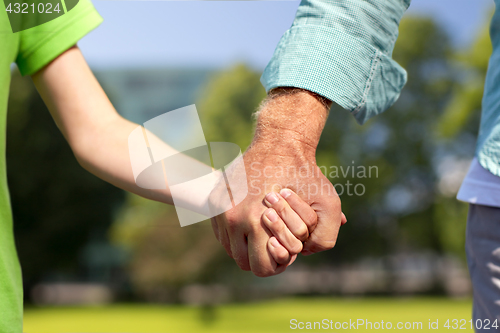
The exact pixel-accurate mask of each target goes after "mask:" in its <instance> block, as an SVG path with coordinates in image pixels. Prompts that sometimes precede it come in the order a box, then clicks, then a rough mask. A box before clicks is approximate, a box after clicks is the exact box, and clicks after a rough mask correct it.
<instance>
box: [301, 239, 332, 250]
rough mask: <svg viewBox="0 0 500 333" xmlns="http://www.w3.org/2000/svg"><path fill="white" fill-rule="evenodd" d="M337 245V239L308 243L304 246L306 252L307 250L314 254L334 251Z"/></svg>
mask: <svg viewBox="0 0 500 333" xmlns="http://www.w3.org/2000/svg"><path fill="white" fill-rule="evenodd" d="M336 243H337V240H336V239H334V240H315V241H308V242H306V244H305V246H304V250H307V251H309V252H312V253H318V252H323V251H328V250H331V249H333V248H334V247H335V244H336Z"/></svg>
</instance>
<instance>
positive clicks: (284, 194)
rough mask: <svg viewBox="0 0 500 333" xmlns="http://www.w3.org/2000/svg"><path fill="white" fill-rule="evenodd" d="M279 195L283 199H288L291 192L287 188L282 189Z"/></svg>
mask: <svg viewBox="0 0 500 333" xmlns="http://www.w3.org/2000/svg"><path fill="white" fill-rule="evenodd" d="M280 194H281V196H282V197H283V198H285V199H286V198H288V197H289V196H290V195H291V194H292V191H290V190H289V189H287V188H284V189H282V190H281V191H280Z"/></svg>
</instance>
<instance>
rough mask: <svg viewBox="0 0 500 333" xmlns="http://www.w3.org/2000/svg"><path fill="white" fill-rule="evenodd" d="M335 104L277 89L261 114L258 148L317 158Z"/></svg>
mask: <svg viewBox="0 0 500 333" xmlns="http://www.w3.org/2000/svg"><path fill="white" fill-rule="evenodd" d="M330 106H331V102H330V101H329V100H327V99H325V98H323V97H321V96H319V95H317V94H314V93H312V92H310V91H307V90H303V89H297V88H277V89H274V90H272V91H271V92H270V93H269V96H268V98H267V99H266V100H265V101H264V103H263V105H262V106H261V109H260V110H259V112H258V114H257V126H256V131H255V137H254V140H253V142H252V146H254V145H268V146H269V148H270V149H272V150H281V151H283V152H287V151H296V152H297V153H300V152H303V153H304V154H306V155H308V156H309V155H312V157H313V158H314V155H315V153H316V147H317V145H318V142H319V139H320V136H321V132H322V131H323V127H324V126H325V122H326V118H327V117H328V111H329V109H330Z"/></svg>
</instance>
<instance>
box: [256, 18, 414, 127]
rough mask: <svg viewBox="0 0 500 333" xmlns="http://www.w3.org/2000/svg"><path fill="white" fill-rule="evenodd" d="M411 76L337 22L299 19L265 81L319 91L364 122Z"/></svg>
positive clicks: (388, 102) (278, 50)
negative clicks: (321, 23) (333, 25)
mask: <svg viewBox="0 0 500 333" xmlns="http://www.w3.org/2000/svg"><path fill="white" fill-rule="evenodd" d="M406 76H407V75H406V71H405V70H404V69H403V68H402V67H401V66H400V65H399V64H397V63H396V62H395V61H394V60H393V59H391V58H390V57H389V56H387V55H386V54H385V53H383V52H381V51H380V50H378V49H377V48H375V47H373V46H372V45H370V44H369V43H367V42H365V41H363V40H361V39H358V38H356V37H353V36H351V35H349V34H347V33H345V32H342V31H339V30H336V29H333V28H328V27H323V26H318V25H298V26H293V27H292V28H291V29H289V30H288V31H287V32H286V33H285V34H284V35H283V37H282V38H281V40H280V42H279V44H278V46H277V48H276V51H275V53H274V55H273V57H272V59H271V61H270V62H269V64H268V65H267V67H266V69H265V70H264V73H263V75H262V77H261V82H262V84H263V85H264V87H265V88H266V91H267V92H269V91H270V90H271V89H273V88H277V87H295V88H301V89H305V90H309V91H312V92H314V93H317V94H319V95H321V96H323V97H326V98H328V99H329V100H331V101H333V102H335V103H337V104H338V105H340V106H341V107H343V108H344V109H347V110H349V111H350V112H351V113H352V114H353V115H354V117H355V118H356V120H357V121H358V123H360V124H363V123H364V122H365V121H366V120H368V119H369V118H371V117H373V116H375V115H377V114H379V113H381V112H383V111H384V110H386V109H388V108H389V107H390V106H391V105H392V104H393V103H394V102H395V101H396V100H397V99H398V97H399V95H400V92H401V90H402V88H403V86H404V85H405V83H406Z"/></svg>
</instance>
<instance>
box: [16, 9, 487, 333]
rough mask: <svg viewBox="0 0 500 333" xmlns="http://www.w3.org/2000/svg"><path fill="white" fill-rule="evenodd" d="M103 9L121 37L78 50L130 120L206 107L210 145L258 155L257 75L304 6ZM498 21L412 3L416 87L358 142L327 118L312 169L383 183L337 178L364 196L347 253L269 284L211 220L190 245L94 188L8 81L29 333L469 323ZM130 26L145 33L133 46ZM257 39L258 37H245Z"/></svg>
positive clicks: (149, 210) (109, 31) (37, 108)
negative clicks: (465, 191)
mask: <svg viewBox="0 0 500 333" xmlns="http://www.w3.org/2000/svg"><path fill="white" fill-rule="evenodd" d="M95 5H96V7H97V8H98V10H99V11H100V12H101V14H102V15H103V16H104V18H105V19H106V22H107V21H108V19H109V21H110V22H108V23H106V22H105V23H104V25H103V26H102V27H101V28H98V29H97V30H96V31H95V32H93V33H91V34H90V35H89V36H88V37H86V39H84V40H83V41H82V43H81V44H80V45H81V48H82V51H83V52H84V54H85V55H86V56H87V59H88V60H89V63H90V64H91V66H92V67H93V69H94V71H95V74H96V76H97V78H98V80H99V81H100V83H101V84H102V86H103V87H104V89H105V90H106V92H107V94H108V96H109V97H110V99H111V101H112V102H113V104H114V105H115V107H116V108H117V110H118V111H119V112H120V113H121V114H122V115H123V116H124V117H126V118H128V119H130V120H133V121H135V122H137V123H143V122H144V121H146V120H149V119H150V118H152V117H155V116H157V115H160V114H162V113H164V112H167V111H170V110H174V109H176V108H179V107H183V106H186V105H190V104H193V103H195V104H196V106H197V108H198V112H199V114H200V117H201V120H202V125H203V129H204V132H205V136H206V139H207V141H227V142H234V143H237V144H239V145H240V147H241V148H242V150H244V149H245V148H246V147H247V146H248V145H249V143H250V140H251V138H252V132H253V121H252V113H253V112H254V111H255V110H256V108H257V107H258V105H259V103H260V101H261V100H262V99H263V98H264V97H265V91H264V89H263V88H262V86H261V84H260V82H259V78H260V74H261V72H262V70H263V67H264V66H265V63H266V61H267V60H269V58H270V56H271V55H272V51H273V49H274V46H275V45H276V43H277V42H278V40H279V37H280V36H281V34H282V33H283V32H284V31H285V30H286V29H287V28H288V27H289V26H290V24H291V22H292V19H293V14H294V12H295V10H296V8H297V6H298V2H297V1H291V2H281V1H280V2H266V1H263V2H258V3H257V2H253V3H251V2H244V3H242V2H239V3H231V2H219V3H215V2H210V3H209V2H190V3H172V2H147V3H146V2H137V3H134V2H106V1H95ZM413 6H414V9H413ZM447 6H448V7H447ZM451 6H453V8H452V7H451ZM460 6H462V9H460ZM162 10H163V12H162ZM492 10H493V2H492V1H491V2H490V1H483V0H481V1H478V0H453V1H442V2H439V4H436V3H435V2H432V1H427V0H413V4H412V7H411V9H410V10H409V13H408V14H407V15H406V16H405V18H404V19H403V21H402V22H401V26H400V37H399V39H398V41H397V43H396V47H395V50H394V58H395V60H396V61H398V62H399V63H400V64H401V65H402V66H403V67H404V68H406V70H407V71H408V77H409V81H408V84H407V85H406V87H405V88H404V91H403V93H402V95H401V98H400V99H399V101H398V102H397V103H396V104H395V105H394V106H393V107H391V109H389V110H388V111H386V112H385V113H384V114H382V115H381V116H379V117H377V118H376V119H373V120H370V121H369V122H368V123H367V124H366V125H364V126H362V127H361V126H359V125H357V124H356V122H355V120H354V118H353V117H352V116H351V115H350V114H349V113H348V112H346V111H344V110H340V109H337V108H334V109H332V111H331V113H330V117H329V119H328V123H327V125H326V127H325V130H324V132H323V136H322V139H321V142H320V146H319V148H318V152H317V161H318V165H320V166H325V167H326V168H327V170H331V168H332V167H335V166H336V167H338V168H341V167H343V168H347V167H349V166H351V167H359V166H365V167H366V168H368V167H369V166H376V168H377V170H378V172H377V176H376V177H375V176H373V175H372V177H370V178H368V177H366V178H363V177H358V176H357V175H354V176H353V175H352V174H349V175H347V177H342V176H341V177H340V178H338V177H336V175H334V174H332V173H330V172H327V176H329V177H330V178H331V181H332V182H333V183H334V184H336V183H342V184H345V183H346V182H347V181H350V183H351V184H353V186H354V185H356V184H362V187H359V188H363V189H364V191H363V195H360V196H358V195H349V194H348V193H347V191H344V193H343V194H342V195H341V199H342V205H343V211H344V212H345V213H346V215H347V217H348V220H349V222H348V223H347V224H346V225H345V226H343V227H342V229H341V232H340V236H339V239H338V243H337V245H336V247H335V248H334V249H333V250H331V251H328V252H324V253H321V254H316V255H314V256H310V257H299V258H298V260H297V261H296V263H294V264H293V265H292V266H291V267H290V268H289V269H288V270H287V271H286V272H285V273H283V274H281V275H279V276H276V277H272V278H265V279H261V278H256V277H254V276H252V274H251V273H249V272H243V271H240V270H239V269H238V267H237V266H236V264H235V263H234V261H233V260H232V259H230V258H229V257H228V256H227V255H226V254H225V252H224V250H223V248H222V247H221V246H220V245H219V244H218V242H217V241H216V240H215V238H214V236H213V233H212V230H211V226H210V223H209V221H205V222H202V223H198V224H196V225H193V226H189V227H185V228H181V227H180V225H179V222H178V220H177V216H176V213H175V209H173V207H170V206H166V205H163V204H160V203H156V202H151V201H147V200H145V199H142V198H139V197H137V196H134V195H130V194H126V193H124V192H123V191H121V190H119V189H117V188H114V187H113V186H111V185H108V184H106V183H104V182H103V181H100V180H99V179H97V178H96V177H94V176H92V175H91V174H89V173H87V172H86V171H84V170H83V169H82V168H81V167H80V166H79V165H78V163H77V161H76V160H75V158H74V156H73V154H72V152H71V150H70V149H69V146H68V145H67V143H66V142H65V141H64V138H63V136H62V135H61V134H60V132H59V131H58V129H57V127H56V126H55V124H54V122H53V120H52V119H51V118H50V115H49V113H48V111H47V109H46V107H45V106H44V104H43V102H42V101H41V99H40V97H39V96H38V94H37V92H36V90H35V89H34V87H33V84H32V83H31V80H30V79H29V78H22V77H21V76H20V75H19V73H18V72H17V69H15V68H13V72H14V75H13V79H12V86H11V95H10V100H9V113H8V131H7V135H8V138H7V161H8V169H9V176H8V180H9V186H10V193H11V198H12V208H13V212H14V221H15V235H16V242H17V248H18V252H19V257H20V261H21V264H22V268H23V280H24V291H25V302H26V311H25V331H26V332H28V333H29V332H42V333H43V332H76V331H79V332H81V331H85V332H124V331H127V332H197V331H214V332H239V331H241V332H276V331H285V330H288V329H289V320H290V319H292V318H297V319H299V320H300V319H302V320H303V321H314V320H321V319H323V318H329V319H336V318H337V319H338V320H349V319H353V320H355V319H356V318H372V319H373V320H382V319H383V320H394V321H396V320H400V319H401V320H403V319H404V321H406V320H408V321H414V320H417V319H419V320H421V321H423V322H424V328H426V327H427V326H426V325H427V324H426V323H427V320H428V319H431V320H434V319H436V318H441V320H446V319H453V318H458V319H466V320H469V319H470V313H471V310H470V306H471V301H470V299H471V286H470V282H469V277H468V272H467V268H466V263H465V252H464V241H465V222H466V216H467V205H466V204H464V203H460V202H458V201H457V200H456V199H455V195H456V193H457V191H458V188H459V186H460V183H461V180H462V179H463V177H464V176H465V173H466V171H467V168H468V166H469V163H470V161H471V160H472V157H473V154H474V148H475V141H476V135H477V132H478V125H479V117H480V108H481V97H482V92H483V82H484V78H485V73H486V69H487V65H488V59H489V56H490V54H491V44H490V41H489V31H488V24H489V21H490V17H491V13H492ZM120 11H122V12H120ZM176 11H177V12H176ZM450 11H451V14H450ZM117 12H118V14H116V13H117ZM134 12H135V14H133V15H135V16H141V15H142V16H141V17H140V18H139V19H138V22H135V24H134V25H133V26H134V27H133V29H134V30H132V28H130V22H129V21H130V17H132V16H133V15H132V13H134ZM148 13H151V15H153V16H154V15H159V14H158V13H164V14H165V20H166V21H165V22H167V23H164V22H163V21H161V22H160V21H158V22H157V24H158V26H157V27H156V28H155V29H153V27H151V24H152V23H148V22H146V21H152V20H150V19H149V20H148V15H149V14H148ZM280 13H282V14H283V15H281V14H280ZM127 15H129V16H130V17H127ZM217 15H221V17H222V16H223V17H224V19H225V20H226V21H224V20H222V23H221V21H220V20H217ZM259 15H260V16H259ZM214 16H215V18H214ZM274 17H276V20H275V22H271V23H266V22H270V19H272V18H274ZM169 18H171V19H172V20H174V21H175V20H178V21H179V22H183V24H182V25H181V24H179V25H178V29H179V30H178V31H177V30H175V29H174V28H172V29H170V28H168V27H164V26H162V24H168V19H169ZM127 20H128V21H127ZM162 22H163V23H162ZM211 23H213V25H214V28H213V29H212V30H213V31H211V30H210V29H211V28H209V27H208V25H209V24H211ZM142 24H144V26H143V25H142ZM148 24H149V25H148ZM175 24H177V23H175ZM225 24H226V25H225ZM246 25H248V27H246ZM205 27H207V28H205ZM250 27H253V28H252V29H253V30H250V31H249V32H248V33H249V34H250V35H251V36H250V35H249V36H250V37H248V36H245V35H240V36H238V33H239V32H240V30H241V29H243V28H245V29H247V28H248V29H250ZM100 29H102V30H100ZM218 29H219V30H218ZM206 30H208V32H207V31H206ZM101 31H102V33H101ZM241 31H243V30H241ZM245 31H246V30H245ZM181 32H182V33H181ZM198 32H199V34H201V35H202V37H203V35H204V34H208V33H211V34H212V35H211V36H212V37H213V38H215V39H214V40H213V44H211V45H210V44H209V42H205V44H201V45H199V44H197V43H198V39H196V38H195V37H193V38H194V40H193V41H192V43H191V42H186V41H185V40H186V36H187V35H189V34H193V36H195V35H194V34H195V33H198ZM218 33H219V35H217V34H218ZM224 34H227V36H226V35H224ZM172 36H174V37H172ZM141 41H142V43H143V44H141ZM176 41H177V42H178V43H180V41H184V42H183V43H185V44H182V45H180V44H179V45H177V44H176ZM134 43H135V44H134ZM137 43H139V46H136V44H137ZM169 43H170V44H169ZM245 43H247V44H248V45H250V46H251V48H252V49H251V50H247V49H246V47H248V45H247V44H245ZM188 44H190V45H191V44H193V45H194V46H193V45H191V46H189V45H188ZM127 45H128V49H127ZM154 45H156V46H157V47H155V46H154ZM231 45H233V46H234V45H236V46H235V47H233V48H232V49H231ZM181 46H182V47H181ZM184 46H185V47H184ZM195 46H196V47H195ZM190 47H192V49H190ZM255 48H257V49H255ZM180 49H182V50H180ZM169 50H172V52H171V55H170V56H167V55H164V54H163V52H167V53H169ZM247 51H248V52H247ZM141 52H142V53H141ZM183 52H185V53H183ZM186 52H187V53H186ZM189 52H191V53H189ZM188 53H189V54H188ZM205 55H206V57H205ZM141 57H142V58H141ZM114 58H116V61H114V60H113V59H114ZM351 176H353V177H351ZM358 193H359V192H358ZM424 331H425V330H424Z"/></svg>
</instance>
